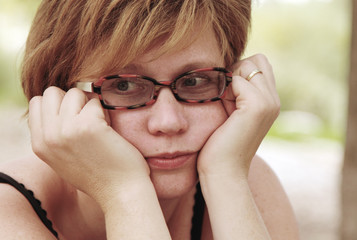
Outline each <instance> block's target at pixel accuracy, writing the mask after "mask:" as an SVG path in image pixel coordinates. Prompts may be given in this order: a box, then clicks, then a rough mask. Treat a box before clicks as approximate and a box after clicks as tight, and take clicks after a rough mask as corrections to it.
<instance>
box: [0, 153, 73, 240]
mask: <svg viewBox="0 0 357 240" xmlns="http://www.w3.org/2000/svg"><path fill="white" fill-rule="evenodd" d="M0 172H2V173H4V174H6V175H8V176H10V177H11V178H13V179H14V180H15V181H17V182H18V183H20V184H23V185H24V186H25V188H26V189H28V190H31V191H32V192H33V193H34V196H35V198H36V199H38V200H39V201H40V202H41V207H42V208H43V209H45V210H46V211H47V217H48V218H49V219H50V220H52V221H53V219H55V218H57V216H56V209H60V208H61V206H62V205H63V202H65V201H64V200H65V199H66V198H68V193H69V191H70V186H67V185H66V184H65V183H64V182H63V181H62V180H61V178H60V177H59V176H58V175H57V174H56V173H55V172H53V171H52V169H51V168H50V167H48V166H47V165H46V164H45V163H43V162H42V161H41V160H39V159H38V158H37V157H35V156H28V157H25V158H23V159H19V160H13V161H9V162H4V163H1V164H0ZM0 199H1V200H0V202H1V203H0V211H1V212H2V214H1V216H0V236H1V237H0V238H6V239H13V238H14V239H16V238H17V237H20V236H22V234H26V233H31V236H33V237H39V238H37V239H52V238H53V235H52V234H51V233H50V232H49V231H48V230H47V228H46V227H45V226H44V224H43V223H42V222H41V220H40V219H39V217H38V216H37V215H36V212H35V211H34V210H33V209H32V207H31V205H30V204H29V202H28V200H27V199H26V198H25V197H24V196H23V195H22V194H21V193H20V192H19V191H17V190H16V189H15V188H14V187H12V186H10V185H8V184H0ZM14 236H16V237H14Z"/></svg>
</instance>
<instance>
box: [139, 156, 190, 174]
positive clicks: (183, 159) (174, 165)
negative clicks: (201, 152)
mask: <svg viewBox="0 0 357 240" xmlns="http://www.w3.org/2000/svg"><path fill="white" fill-rule="evenodd" d="M196 156H197V153H196V152H194V153H192V152H190V153H180V152H178V153H164V154H160V155H156V156H152V157H146V158H145V159H146V161H147V163H148V164H149V166H150V168H151V169H157V170H174V169H178V168H182V167H184V166H185V165H186V164H188V162H190V161H192V160H194V159H195V158H196Z"/></svg>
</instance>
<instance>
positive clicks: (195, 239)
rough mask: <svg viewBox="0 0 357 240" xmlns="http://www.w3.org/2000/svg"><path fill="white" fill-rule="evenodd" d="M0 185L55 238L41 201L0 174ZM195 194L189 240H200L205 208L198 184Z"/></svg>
mask: <svg viewBox="0 0 357 240" xmlns="http://www.w3.org/2000/svg"><path fill="white" fill-rule="evenodd" d="M0 183H6V184H10V185H11V186H13V187H14V188H16V189H17V190H18V191H19V192H20V193H21V194H22V195H24V196H25V197H26V199H27V200H28V201H29V203H30V204H31V206H32V208H33V209H34V211H35V212H36V214H37V215H38V217H39V218H40V219H41V221H42V223H43V224H44V225H45V226H46V227H47V229H48V230H49V231H50V232H51V233H52V234H53V235H54V236H55V237H56V238H57V239H59V238H58V233H57V232H56V231H55V230H54V229H53V226H52V222H51V221H50V220H49V219H48V218H47V212H46V211H45V210H44V209H43V208H42V207H41V201H39V200H38V199H36V198H35V196H34V193H33V192H32V191H31V190H28V189H26V187H25V186H24V185H23V184H21V183H19V182H17V181H16V180H15V179H13V178H12V177H10V176H8V175H6V174H4V173H1V172H0ZM196 189H197V191H196V194H195V205H194V207H193V217H192V228H191V240H199V239H201V231H202V222H203V213H204V208H205V201H204V199H203V196H202V192H201V187H200V184H199V183H198V184H197V186H196Z"/></svg>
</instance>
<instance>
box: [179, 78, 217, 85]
mask: <svg viewBox="0 0 357 240" xmlns="http://www.w3.org/2000/svg"><path fill="white" fill-rule="evenodd" d="M210 82H211V79H210V78H209V77H208V76H187V77H185V78H183V79H182V83H181V84H182V87H200V86H204V85H206V84H209V83H210Z"/></svg>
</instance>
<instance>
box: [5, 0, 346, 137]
mask: <svg viewBox="0 0 357 240" xmlns="http://www.w3.org/2000/svg"><path fill="white" fill-rule="evenodd" d="M39 3H40V1H39V0H30V1H29V0H11V1H8V0H0V6H1V8H0V20H1V21H0V24H1V25H0V86H1V88H0V106H1V105H15V106H25V105H26V100H25V99H24V97H23V94H22V90H21V86H20V83H19V75H20V73H19V66H20V64H21V56H22V55H21V54H22V52H23V49H24V43H25V39H26V36H27V32H28V30H29V28H30V24H31V20H32V18H33V16H34V14H35V11H36V8H37V6H38V5H39ZM348 9H349V2H348V1H346V0H334V1H333V0H264V1H263V0H256V1H253V22H252V30H251V34H250V41H249V45H248V48H247V51H246V54H245V56H249V55H251V54H255V53H263V54H265V55H267V57H268V58H269V60H270V61H271V64H272V65H273V67H274V70H275V74H276V81H277V88H278V91H279V95H280V97H281V102H282V113H281V115H280V117H279V118H278V120H277V122H276V124H275V125H274V126H273V127H272V129H271V131H270V133H269V136H275V137H280V138H281V137H282V138H285V139H290V140H300V139H306V137H318V138H328V139H334V140H338V141H343V137H344V129H345V118H346V104H347V103H346V101H347V97H346V92H347V91H346V83H347V77H348V61H349V38H350V14H349V11H348Z"/></svg>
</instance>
